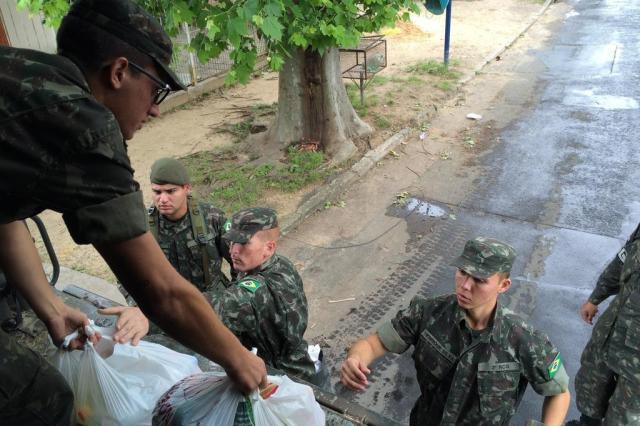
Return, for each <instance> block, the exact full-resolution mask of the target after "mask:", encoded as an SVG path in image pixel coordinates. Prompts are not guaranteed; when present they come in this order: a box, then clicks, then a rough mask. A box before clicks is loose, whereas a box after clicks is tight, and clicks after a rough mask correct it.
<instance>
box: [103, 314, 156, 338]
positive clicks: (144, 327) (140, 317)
mask: <svg viewBox="0 0 640 426" xmlns="http://www.w3.org/2000/svg"><path fill="white" fill-rule="evenodd" d="M98 313H99V314H101V315H118V316H119V318H118V321H117V322H116V332H115V333H114V334H113V341H114V342H117V343H127V342H129V341H130V342H131V344H132V345H133V346H136V345H137V344H138V343H140V339H142V338H143V337H144V336H146V335H147V333H148V332H149V320H148V319H147V317H146V316H145V315H144V314H143V313H142V311H141V310H140V308H136V307H131V306H114V307H111V308H105V309H99V310H98Z"/></svg>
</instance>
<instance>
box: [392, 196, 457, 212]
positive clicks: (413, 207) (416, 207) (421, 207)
mask: <svg viewBox="0 0 640 426" xmlns="http://www.w3.org/2000/svg"><path fill="white" fill-rule="evenodd" d="M387 214H388V215H389V216H394V217H408V216H409V215H417V216H422V217H443V216H445V215H446V214H447V210H445V208H443V207H440V206H438V205H436V204H433V203H429V202H427V201H424V200H421V199H419V198H415V197H411V198H407V200H406V202H405V203H403V204H397V203H396V204H393V205H391V207H390V208H389V209H388V211H387Z"/></svg>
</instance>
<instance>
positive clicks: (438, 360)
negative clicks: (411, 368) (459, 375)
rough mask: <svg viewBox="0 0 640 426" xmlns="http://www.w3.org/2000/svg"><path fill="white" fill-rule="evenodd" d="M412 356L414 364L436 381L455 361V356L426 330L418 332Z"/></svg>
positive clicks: (443, 375)
mask: <svg viewBox="0 0 640 426" xmlns="http://www.w3.org/2000/svg"><path fill="white" fill-rule="evenodd" d="M413 358H414V360H415V361H416V365H420V366H422V367H423V368H424V369H425V370H426V372H428V373H430V374H431V375H432V376H433V378H434V379H435V380H436V381H439V380H441V379H443V378H444V377H445V376H446V375H447V373H448V372H449V371H450V370H451V368H452V367H453V365H454V363H455V362H456V356H455V355H453V354H452V353H451V352H449V351H448V350H447V348H445V347H444V346H443V345H442V344H441V343H440V342H439V341H438V339H436V337H435V336H434V335H433V334H431V333H429V331H427V330H424V331H423V332H422V333H420V339H419V341H418V344H417V345H416V350H415V351H414V353H413Z"/></svg>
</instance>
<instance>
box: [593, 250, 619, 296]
mask: <svg viewBox="0 0 640 426" xmlns="http://www.w3.org/2000/svg"><path fill="white" fill-rule="evenodd" d="M625 255H626V248H623V249H622V250H620V252H618V254H617V255H616V257H614V258H613V260H611V262H609V265H607V267H606V268H605V270H604V271H602V274H600V277H599V278H598V282H597V283H596V287H595V288H594V289H593V292H591V295H590V296H589V299H588V302H589V303H592V304H594V305H599V304H600V303H601V302H602V301H603V300H605V299H606V298H608V297H609V296H612V295H614V294H618V293H619V292H620V274H621V273H622V266H623V265H624V262H623V260H622V259H623V258H624V256H625Z"/></svg>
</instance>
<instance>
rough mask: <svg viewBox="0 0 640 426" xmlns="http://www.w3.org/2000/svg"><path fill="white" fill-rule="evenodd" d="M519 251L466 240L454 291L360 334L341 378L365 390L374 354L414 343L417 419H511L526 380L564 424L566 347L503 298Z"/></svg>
mask: <svg viewBox="0 0 640 426" xmlns="http://www.w3.org/2000/svg"><path fill="white" fill-rule="evenodd" d="M514 258H515V250H514V249H513V248H512V247H511V246H509V245H507V244H505V243H503V242H500V241H497V240H494V239H489V238H482V237H478V238H475V239H473V240H469V241H467V243H466V245H465V247H464V251H463V252H462V255H461V256H459V257H458V258H456V259H455V260H454V261H453V266H455V267H456V268H457V271H456V273H455V294H451V295H446V296H440V297H434V298H430V299H424V298H421V297H415V298H414V299H413V300H412V301H411V303H410V305H409V307H408V309H404V310H401V311H399V312H398V313H397V315H396V316H395V318H394V319H392V320H391V321H389V322H387V323H384V324H383V325H382V326H381V327H380V328H379V329H378V331H377V333H376V334H373V335H370V336H368V337H367V338H365V339H362V340H359V341H358V342H356V343H355V344H354V345H353V346H352V347H351V349H350V350H349V353H348V355H347V359H346V360H345V361H344V363H343V365H342V370H341V381H342V383H343V384H344V385H345V386H347V387H348V388H350V389H353V390H364V389H365V387H366V385H367V384H368V382H367V375H368V374H369V373H370V370H369V368H368V366H369V365H370V364H371V363H372V362H373V361H374V360H376V359H377V358H379V357H381V356H383V355H384V354H385V353H387V352H394V353H402V352H404V351H406V350H407V349H408V348H409V347H410V346H413V347H414V353H413V359H414V361H415V367H416V370H417V373H418V383H419V385H420V390H421V392H422V394H421V395H420V397H419V398H418V400H417V401H416V403H415V405H414V407H413V410H412V411H411V420H410V424H411V425H431V424H433V425H437V424H446V425H454V424H455V425H463V424H464V425H508V424H509V420H510V419H511V417H512V416H513V415H514V414H515V412H516V409H517V407H518V404H519V402H520V400H521V399H522V395H523V394H524V391H525V389H526V387H527V384H531V386H532V387H533V389H534V390H535V391H536V392H537V393H538V394H540V395H543V396H544V397H545V401H544V405H543V410H542V422H543V423H544V424H546V425H554V426H556V425H561V424H562V421H563V420H564V417H565V416H566V413H567V410H568V408H569V402H570V395H569V390H568V386H569V378H568V376H567V373H566V372H565V369H564V366H563V364H562V358H561V357H560V353H559V352H558V350H557V349H556V347H555V346H553V345H552V344H551V342H550V341H549V339H548V338H547V336H545V335H544V334H543V333H541V332H539V331H536V330H534V329H533V328H531V327H530V326H529V325H528V324H526V323H525V322H524V321H523V320H522V319H521V318H520V317H518V316H517V315H516V314H514V313H513V312H510V311H509V310H507V309H506V308H504V307H502V306H501V305H500V303H498V296H499V295H500V294H501V293H504V292H505V291H507V290H508V289H509V287H510V286H511V280H510V278H509V274H510V271H511V266H512V264H513V260H514Z"/></svg>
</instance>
